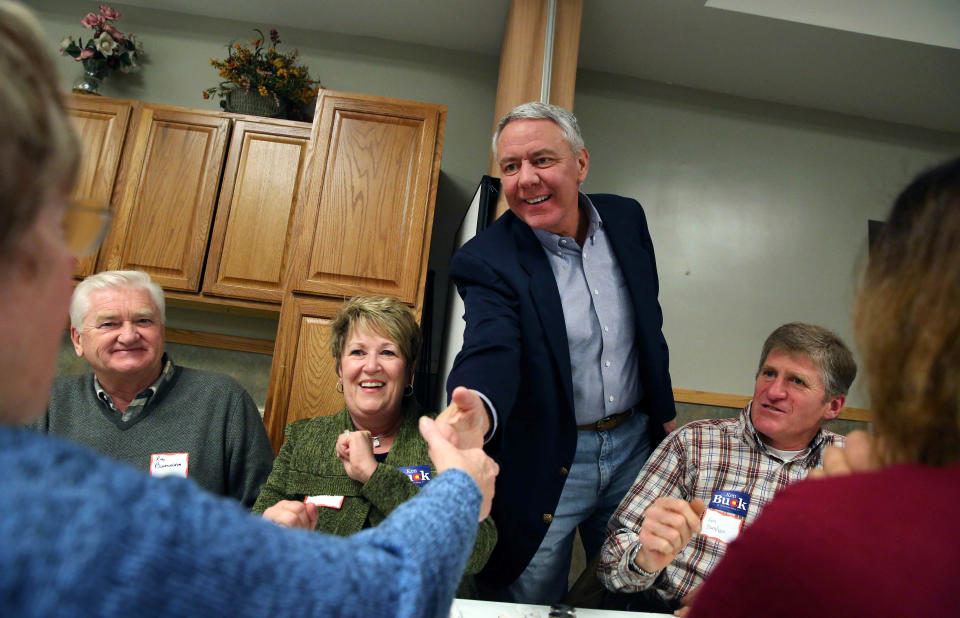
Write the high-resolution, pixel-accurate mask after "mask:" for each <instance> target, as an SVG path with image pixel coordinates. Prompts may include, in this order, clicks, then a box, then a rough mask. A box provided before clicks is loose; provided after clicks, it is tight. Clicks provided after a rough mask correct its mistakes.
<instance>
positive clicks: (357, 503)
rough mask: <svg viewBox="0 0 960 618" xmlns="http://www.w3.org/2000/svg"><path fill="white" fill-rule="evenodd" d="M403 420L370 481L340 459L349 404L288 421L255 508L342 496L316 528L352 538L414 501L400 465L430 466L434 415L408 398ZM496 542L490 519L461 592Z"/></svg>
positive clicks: (427, 527) (479, 535)
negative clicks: (421, 423)
mask: <svg viewBox="0 0 960 618" xmlns="http://www.w3.org/2000/svg"><path fill="white" fill-rule="evenodd" d="M403 415H404V419H403V424H401V425H400V429H399V430H398V431H397V435H396V437H395V438H394V441H393V445H392V446H391V447H390V451H389V452H388V453H387V458H386V460H385V461H384V462H383V463H378V464H377V469H376V471H375V472H374V473H373V475H372V476H371V477H370V479H369V480H368V481H367V482H366V483H360V482H359V481H355V480H353V479H351V478H350V477H349V476H347V473H346V471H345V470H344V469H343V463H342V462H341V461H340V460H339V459H337V455H336V449H335V447H336V443H337V437H338V436H339V435H340V434H342V433H343V432H344V431H345V430H351V431H354V430H356V427H354V425H353V421H352V420H351V419H350V415H349V414H348V413H347V410H346V408H344V409H343V410H341V411H340V412H338V413H337V414H335V415H333V416H321V417H315V418H308V419H304V420H300V421H296V422H294V423H290V424H289V425H287V429H286V436H287V439H286V441H285V442H284V443H283V446H282V447H281V448H280V453H279V454H278V455H277V458H276V460H275V461H274V463H273V471H272V472H271V473H270V477H269V478H268V479H267V482H266V483H265V484H264V486H263V488H262V489H261V490H260V496H259V498H257V502H256V504H254V506H253V512H254V513H257V514H262V513H263V512H264V511H265V510H267V509H268V508H270V507H271V506H273V505H274V504H276V503H277V502H280V501H281V500H298V501H302V500H303V499H304V498H305V497H306V496H313V495H333V496H343V497H344V498H343V504H342V505H341V508H340V509H334V508H325V507H320V508H318V513H319V517H318V519H317V526H316V530H318V531H321V532H327V533H330V534H337V535H340V536H347V535H350V534H353V533H355V532H359V531H360V530H362V529H363V528H369V527H373V526H376V525H378V524H379V523H380V522H382V521H383V520H384V519H385V518H386V517H387V515H389V514H390V512H391V511H392V510H393V509H395V508H396V507H397V506H398V505H400V504H402V503H403V502H405V501H407V500H409V499H410V498H412V497H413V496H415V495H416V494H417V492H418V491H420V488H419V487H418V486H417V485H415V484H414V483H413V482H411V481H410V479H409V478H407V475H406V474H404V473H403V472H401V471H400V470H398V469H397V467H398V466H423V465H429V466H430V474H431V477H432V476H433V475H434V474H436V469H435V468H434V466H433V462H431V461H430V456H429V455H428V453H427V450H428V449H427V442H426V441H425V440H424V439H423V436H421V435H420V429H419V427H418V419H419V418H420V417H421V416H423V415H427V416H431V417H435V416H436V414H435V413H431V412H428V411H427V410H424V409H423V408H421V407H420V405H419V404H418V403H417V402H416V401H415V400H414V399H413V398H412V397H411V398H406V399H404V404H403ZM430 529H431V526H430V522H424V534H429V533H430ZM496 543H497V529H496V526H495V525H494V523H493V520H492V519H491V518H490V517H488V518H487V519H485V520H484V521H483V522H482V523H481V524H480V527H479V528H478V530H477V539H476V541H475V542H474V546H473V553H472V554H470V558H469V559H468V560H467V566H466V570H465V575H464V579H463V580H462V581H461V584H460V588H459V589H458V593H457V595H458V596H471V595H472V591H473V590H472V588H473V584H472V577H469V576H471V575H473V574H474V573H476V572H478V571H479V570H480V569H481V568H483V565H484V564H486V562H487V558H489V557H490V552H492V551H493V547H494V545H496Z"/></svg>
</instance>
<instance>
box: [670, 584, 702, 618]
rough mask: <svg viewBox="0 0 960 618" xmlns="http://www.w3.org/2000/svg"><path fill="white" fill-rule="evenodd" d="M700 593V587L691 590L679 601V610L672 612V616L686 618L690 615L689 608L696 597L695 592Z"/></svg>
mask: <svg viewBox="0 0 960 618" xmlns="http://www.w3.org/2000/svg"><path fill="white" fill-rule="evenodd" d="M699 591H700V586H697V587H695V588H691V589H690V592H688V593H687V594H685V595H683V598H681V599H680V609H678V610H677V611H675V612H673V615H674V616H686V615H687V614H689V613H690V606H691V605H693V600H694V599H695V598H696V596H697V592H699Z"/></svg>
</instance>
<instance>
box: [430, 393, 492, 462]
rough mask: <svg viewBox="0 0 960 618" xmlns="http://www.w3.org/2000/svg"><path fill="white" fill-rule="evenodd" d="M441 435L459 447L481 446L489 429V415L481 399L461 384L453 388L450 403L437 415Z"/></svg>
mask: <svg viewBox="0 0 960 618" xmlns="http://www.w3.org/2000/svg"><path fill="white" fill-rule="evenodd" d="M437 425H439V428H440V432H441V433H442V434H443V437H444V438H446V439H447V440H448V441H449V442H451V443H452V444H453V445H454V446H457V447H460V448H482V447H483V438H484V436H486V435H487V432H488V431H490V417H489V416H488V415H487V408H486V406H484V405H483V399H481V398H480V395H478V394H477V393H476V392H475V391H472V390H470V389H469V388H464V387H463V386H458V387H457V388H455V389H453V394H452V395H451V397H450V405H449V406H447V408H446V409H445V410H444V411H443V412H441V413H440V415H439V416H437Z"/></svg>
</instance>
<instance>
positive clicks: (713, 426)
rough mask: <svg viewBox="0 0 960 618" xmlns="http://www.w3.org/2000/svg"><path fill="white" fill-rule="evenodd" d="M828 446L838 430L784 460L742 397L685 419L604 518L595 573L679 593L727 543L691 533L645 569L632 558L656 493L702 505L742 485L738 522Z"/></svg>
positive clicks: (624, 587)
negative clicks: (746, 499) (739, 406)
mask: <svg viewBox="0 0 960 618" xmlns="http://www.w3.org/2000/svg"><path fill="white" fill-rule="evenodd" d="M831 445H836V446H842V445H843V436H841V435H838V434H835V433H832V432H829V431H825V430H823V429H821V430H820V431H819V432H817V435H816V436H814V438H813V440H812V441H811V442H810V445H809V446H807V448H806V449H804V450H803V451H801V452H800V453H798V454H797V455H796V456H794V457H793V458H792V459H791V460H790V461H786V462H785V461H783V460H782V459H780V458H779V457H778V456H777V455H776V454H774V452H773V451H771V450H769V449H768V448H767V447H766V445H764V444H763V442H761V441H760V438H759V436H758V435H757V431H756V429H754V427H753V422H752V421H751V420H750V404H749V403H748V404H747V406H746V407H745V408H744V409H743V410H741V411H740V416H739V417H738V418H726V419H711V420H703V421H696V422H693V423H689V424H687V425H685V426H684V427H682V428H681V429H679V430H678V431H675V432H674V433H673V434H671V435H670V437H668V438H667V439H666V440H665V441H664V442H663V443H661V444H660V446H658V447H657V449H656V450H655V451H654V452H653V454H652V455H651V456H650V459H648V460H647V463H646V464H644V466H643V469H642V470H641V471H640V474H639V475H638V476H637V480H636V481H634V483H633V486H632V487H631V488H630V491H628V492H627V495H626V496H624V498H623V500H622V501H621V502H620V506H619V507H618V508H617V511H616V512H615V513H614V514H613V517H612V518H611V519H610V523H609V525H608V527H607V539H606V541H605V542H604V544H603V549H602V550H601V559H600V568H599V570H598V572H597V574H598V576H599V577H600V579H601V581H603V583H604V585H605V586H606V587H607V588H609V589H611V590H617V591H619V592H637V591H639V590H645V589H647V588H650V587H653V588H654V589H655V590H657V591H658V592H659V593H660V595H661V596H663V597H665V598H667V599H674V598H681V597H683V596H684V595H686V594H687V593H688V592H690V590H692V589H693V588H695V587H696V586H699V585H700V584H701V583H702V582H703V580H704V578H705V577H706V575H707V574H708V573H709V572H710V571H711V570H713V568H714V567H715V566H716V564H717V562H718V561H719V560H720V558H721V557H722V556H723V553H724V551H726V544H725V543H723V542H722V541H719V540H716V539H713V538H708V537H705V536H702V535H700V534H695V535H694V536H693V538H691V539H690V542H689V543H687V546H686V547H684V548H683V550H682V551H681V552H680V553H679V554H678V555H677V556H676V558H674V559H673V562H671V563H670V564H669V565H668V566H667V567H666V568H665V569H663V570H662V571H658V572H656V573H654V574H653V575H652V576H645V575H643V574H641V573H640V571H639V569H637V567H636V565H635V564H634V562H633V559H634V556H635V555H636V552H637V550H638V549H639V548H640V542H639V540H638V539H639V531H640V525H641V523H642V522H643V513H644V511H645V510H646V508H647V507H648V506H649V505H650V504H651V503H652V502H653V501H654V500H656V499H657V498H660V497H673V498H682V499H683V500H686V501H690V500H693V499H694V498H700V499H701V500H703V501H704V503H705V504H709V503H710V499H711V497H712V496H713V492H714V491H717V490H721V489H725V490H733V491H742V492H746V493H748V494H750V507H749V510H748V512H747V517H746V521H745V522H744V527H746V526H749V525H750V524H751V523H753V521H754V520H755V519H756V518H757V515H759V513H760V510H761V509H762V508H763V506H764V505H765V504H766V503H767V502H769V501H770V500H771V499H772V498H773V496H774V494H775V493H776V492H777V491H779V490H780V489H782V488H783V487H785V486H787V485H789V484H790V483H793V482H795V481H798V480H800V479H803V478H805V477H806V476H807V472H808V471H809V470H810V469H811V468H818V467H820V466H821V456H822V454H823V449H824V447H826V446H831Z"/></svg>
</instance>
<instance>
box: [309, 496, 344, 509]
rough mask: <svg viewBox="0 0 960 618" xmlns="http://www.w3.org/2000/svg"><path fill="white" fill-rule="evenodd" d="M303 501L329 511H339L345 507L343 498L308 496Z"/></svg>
mask: <svg viewBox="0 0 960 618" xmlns="http://www.w3.org/2000/svg"><path fill="white" fill-rule="evenodd" d="M303 501H304V503H306V504H316V505H317V506H324V507H326V508H328V509H339V508H340V507H341V506H343V496H306V497H304V499H303Z"/></svg>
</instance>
